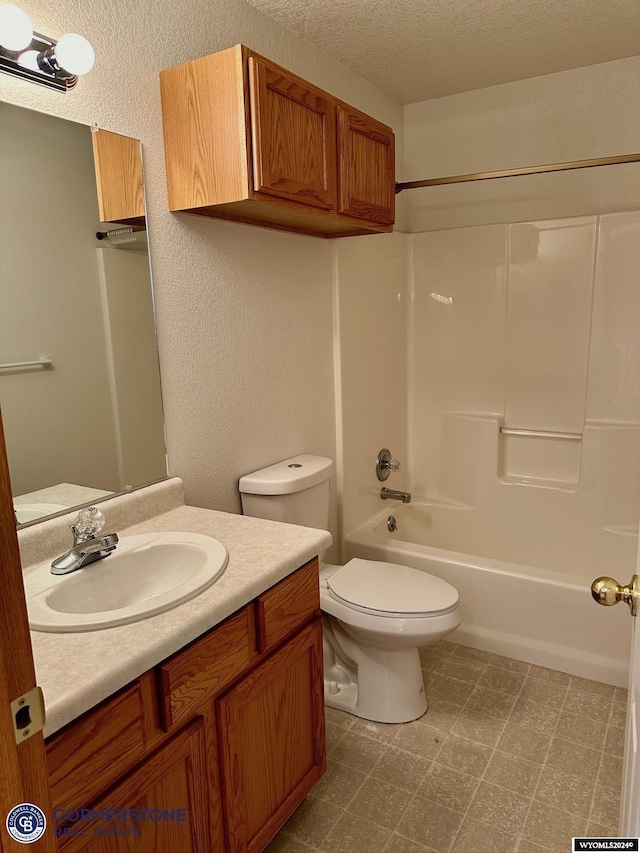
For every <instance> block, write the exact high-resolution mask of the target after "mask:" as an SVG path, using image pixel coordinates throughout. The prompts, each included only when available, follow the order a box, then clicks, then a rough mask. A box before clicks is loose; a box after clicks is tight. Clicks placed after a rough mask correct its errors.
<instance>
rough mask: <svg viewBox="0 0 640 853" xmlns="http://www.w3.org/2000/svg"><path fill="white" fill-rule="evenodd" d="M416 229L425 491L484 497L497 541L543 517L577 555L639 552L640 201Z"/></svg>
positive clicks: (414, 406) (544, 539)
mask: <svg viewBox="0 0 640 853" xmlns="http://www.w3.org/2000/svg"><path fill="white" fill-rule="evenodd" d="M411 240H412V248H413V259H412V263H411V268H412V272H413V286H412V300H411V312H410V323H409V330H410V337H409V352H408V360H409V365H408V377H409V395H408V397H409V401H408V405H409V418H408V422H409V425H408V433H409V439H408V440H409V448H410V460H411V471H412V476H413V483H412V487H413V491H414V492H415V493H416V494H417V495H419V496H422V497H425V498H427V499H428V500H432V501H436V502H439V503H441V504H447V503H449V504H457V505H464V506H467V507H472V508H474V509H475V510H476V512H475V513H473V515H474V517H475V518H476V521H475V522H474V524H473V526H474V529H476V530H477V531H478V535H479V536H482V537H484V538H485V539H486V538H487V537H489V538H491V536H493V533H491V531H492V530H493V531H494V533H496V535H497V531H501V533H500V535H501V536H503V537H504V536H507V537H508V538H513V537H515V536H516V534H517V531H518V530H520V531H521V533H522V536H523V537H526V536H527V535H528V533H527V531H531V524H532V519H534V527H535V530H536V536H537V537H540V543H542V544H541V545H540V547H543V548H545V549H547V550H549V549H553V550H554V551H555V553H557V554H558V555H562V558H561V559H562V564H563V565H565V564H566V565H567V567H569V564H570V563H571V554H574V556H575V557H576V559H577V558H578V556H579V555H578V552H580V553H582V551H584V553H585V554H586V553H587V552H597V553H598V554H600V555H601V556H602V559H603V560H604V561H605V562H606V561H607V559H609V558H611V559H613V558H615V557H616V555H617V558H619V559H620V561H621V562H622V563H623V564H625V565H626V564H627V563H632V562H633V560H634V554H635V545H634V542H633V541H632V539H633V537H634V536H635V534H636V533H637V522H638V516H639V514H640V287H639V286H638V285H639V284H640V282H639V281H638V276H639V270H640V212H633V213H620V214H608V215H603V216H593V217H581V218H574V219H566V220H554V221H545V222H529V223H516V224H511V225H504V226H481V227H477V228H465V229H456V230H450V231H440V232H437V231H435V232H434V231H432V232H428V233H423V234H418V235H413V236H412V237H411ZM503 430H526V431H530V432H531V433H533V435H531V434H530V435H521V434H518V433H516V434H509V433H507V432H503ZM540 433H543V434H540ZM544 433H554V434H555V435H548V434H547V435H545V434H544ZM469 523H470V522H469ZM565 540H566V541H565ZM578 542H581V543H582V544H581V545H580V547H578V546H577V544H576V543H578ZM513 548H514V554H516V553H519V554H520V555H522V554H524V553H525V552H524V551H523V550H522V548H520V546H519V545H518V543H517V542H515V539H514V542H513ZM581 549H582V551H581ZM585 549H586V550H585ZM534 550H535V549H534ZM474 553H475V552H474ZM521 558H522V557H521Z"/></svg>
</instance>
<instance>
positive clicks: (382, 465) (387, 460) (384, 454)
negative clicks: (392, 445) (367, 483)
mask: <svg viewBox="0 0 640 853" xmlns="http://www.w3.org/2000/svg"><path fill="white" fill-rule="evenodd" d="M399 470H400V462H399V460H398V459H392V458H391V451H390V450H388V449H387V448H386V447H383V448H382V450H381V451H380V453H378V459H377V460H376V474H377V476H378V479H379V480H386V479H387V477H388V476H389V474H390V473H391V472H392V471H399Z"/></svg>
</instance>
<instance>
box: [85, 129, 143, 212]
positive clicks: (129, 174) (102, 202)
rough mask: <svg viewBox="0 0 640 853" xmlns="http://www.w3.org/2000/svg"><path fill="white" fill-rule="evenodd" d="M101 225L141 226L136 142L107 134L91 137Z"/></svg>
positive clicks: (141, 195) (93, 134)
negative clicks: (110, 223) (113, 223)
mask: <svg viewBox="0 0 640 853" xmlns="http://www.w3.org/2000/svg"><path fill="white" fill-rule="evenodd" d="M91 141H92V143H93V160H94V165H95V170H96V186H97V189H98V209H99V212H100V219H101V221H102V222H122V223H124V224H125V225H141V226H144V224H145V214H144V188H143V185H142V157H141V154H140V141H139V140H138V139H132V138H131V137H129V136H121V135H120V134H119V133H111V132H110V131H108V130H96V131H95V132H94V133H92V134H91Z"/></svg>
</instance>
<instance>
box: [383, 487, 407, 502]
mask: <svg viewBox="0 0 640 853" xmlns="http://www.w3.org/2000/svg"><path fill="white" fill-rule="evenodd" d="M380 497H381V498H382V500H383V501H388V500H392V501H402V503H403V504H408V503H410V502H411V492H399V491H397V490H396V489H387V488H386V487H385V486H383V487H382V488H381V489H380Z"/></svg>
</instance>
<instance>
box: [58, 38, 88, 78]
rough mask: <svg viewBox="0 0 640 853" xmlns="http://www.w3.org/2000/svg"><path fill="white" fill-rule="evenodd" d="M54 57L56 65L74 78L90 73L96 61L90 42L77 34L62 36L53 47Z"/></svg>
mask: <svg viewBox="0 0 640 853" xmlns="http://www.w3.org/2000/svg"><path fill="white" fill-rule="evenodd" d="M55 55H56V60H57V62H58V65H59V66H60V67H61V68H64V70H65V71H68V72H69V74H74V75H76V76H79V75H80V74H86V73H87V72H88V71H91V69H92V68H93V63H94V62H95V61H96V55H95V53H94V50H93V47H92V46H91V42H89V41H88V40H87V39H86V38H85V37H84V36H79V35H78V34H77V33H67V34H66V35H64V36H62V38H61V39H60V40H59V41H58V43H57V45H56V47H55Z"/></svg>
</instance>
